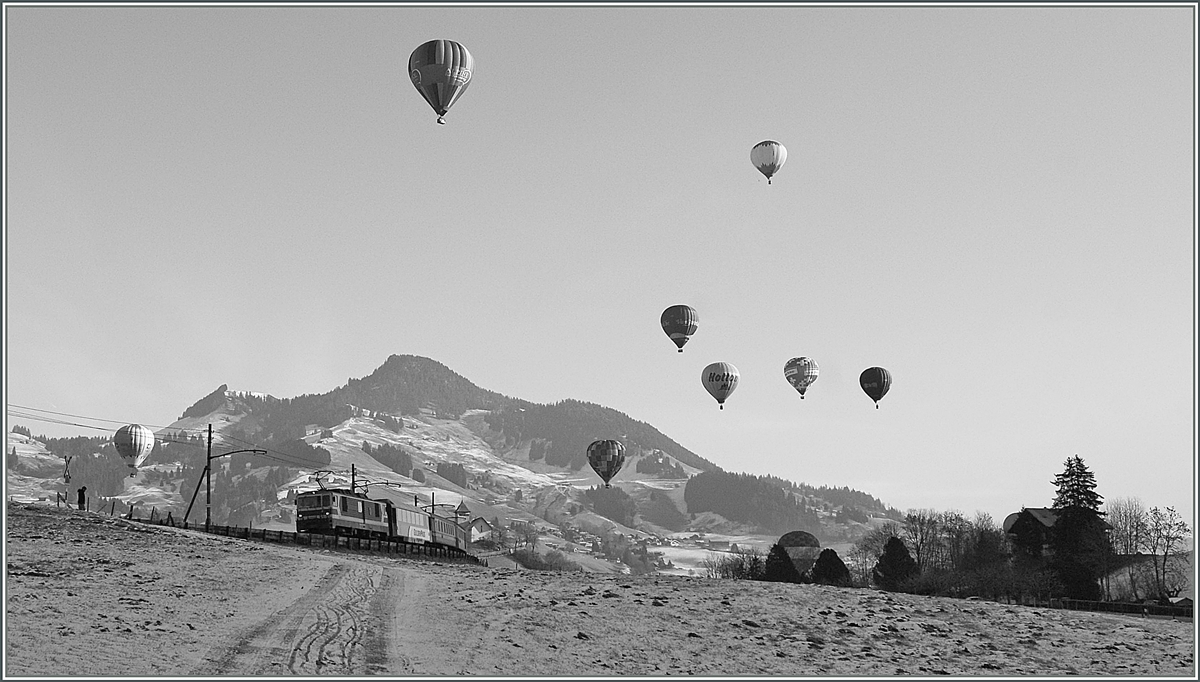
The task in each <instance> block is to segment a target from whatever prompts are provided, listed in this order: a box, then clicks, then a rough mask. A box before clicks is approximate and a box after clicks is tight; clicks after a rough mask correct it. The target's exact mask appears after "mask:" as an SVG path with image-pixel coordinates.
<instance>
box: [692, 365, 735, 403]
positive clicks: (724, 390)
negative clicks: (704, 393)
mask: <svg viewBox="0 0 1200 682" xmlns="http://www.w3.org/2000/svg"><path fill="white" fill-rule="evenodd" d="M740 377H741V375H740V374H738V371H737V367H734V366H733V365H731V364H729V363H728V362H714V363H712V364H711V365H709V366H708V367H705V368H704V371H703V372H702V373H701V374H700V381H701V382H703V383H704V388H705V389H707V390H708V392H709V393H710V394H712V397H714V398H716V399H717V404H718V405H720V406H721V409H722V410H723V409H725V399H726V398H728V397H729V394H730V393H733V389H735V388H737V385H738V379H739V378H740Z"/></svg>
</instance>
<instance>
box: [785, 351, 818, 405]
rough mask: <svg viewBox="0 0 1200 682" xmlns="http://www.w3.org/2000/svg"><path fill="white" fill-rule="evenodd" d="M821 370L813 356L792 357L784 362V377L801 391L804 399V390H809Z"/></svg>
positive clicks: (801, 397)
mask: <svg viewBox="0 0 1200 682" xmlns="http://www.w3.org/2000/svg"><path fill="white" fill-rule="evenodd" d="M819 371H820V368H818V367H817V362H816V361H815V360H813V359H812V358H806V357H798V358H792V359H791V360H788V361H787V362H785V363H783V378H785V379H787V381H788V383H789V384H791V385H792V388H794V389H796V390H797V391H799V392H800V399H801V400H803V399H804V392H805V391H807V390H808V387H809V386H811V385H812V382H814V381H816V380H817V373H818V372H819Z"/></svg>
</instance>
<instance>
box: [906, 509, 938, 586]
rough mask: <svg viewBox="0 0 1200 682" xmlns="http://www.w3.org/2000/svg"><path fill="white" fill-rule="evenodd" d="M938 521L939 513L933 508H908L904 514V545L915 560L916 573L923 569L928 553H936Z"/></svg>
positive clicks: (928, 560)
mask: <svg viewBox="0 0 1200 682" xmlns="http://www.w3.org/2000/svg"><path fill="white" fill-rule="evenodd" d="M940 521H941V514H939V513H938V512H937V511H936V510H933V509H909V510H908V512H906V513H905V514H904V540H905V545H906V546H907V547H908V549H909V551H910V552H912V555H913V559H914V560H916V562H917V572H918V573H923V572H924V571H925V567H926V565H927V564H929V562H930V559H931V556H930V555H931V554H935V553H936V549H935V548H936V546H937V542H938V531H939V526H940V525H941V523H940Z"/></svg>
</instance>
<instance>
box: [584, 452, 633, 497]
mask: <svg viewBox="0 0 1200 682" xmlns="http://www.w3.org/2000/svg"><path fill="white" fill-rule="evenodd" d="M587 457H588V464H591V465H592V469H594V470H595V471H596V473H597V474H600V478H602V479H603V480H604V487H605V488H611V487H612V486H610V485H609V484H608V482H609V480H610V479H612V477H613V476H616V475H617V472H618V471H620V470H621V467H622V466H623V465H624V464H625V446H624V445H622V444H621V443H620V442H619V441H615V440H598V441H595V442H594V443H592V444H591V445H589V446H588V449H587Z"/></svg>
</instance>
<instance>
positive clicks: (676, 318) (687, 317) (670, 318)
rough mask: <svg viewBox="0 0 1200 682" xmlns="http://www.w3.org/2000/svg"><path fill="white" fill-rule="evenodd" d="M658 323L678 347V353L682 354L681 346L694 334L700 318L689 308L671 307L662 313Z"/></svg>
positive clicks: (683, 306)
mask: <svg viewBox="0 0 1200 682" xmlns="http://www.w3.org/2000/svg"><path fill="white" fill-rule="evenodd" d="M659 321H660V322H661V323H662V328H663V331H664V332H666V333H667V336H669V337H671V340H672V341H674V342H675V345H676V346H678V347H679V352H680V353H682V352H683V344H685V343H687V342H688V339H689V338H691V336H692V334H695V333H696V326H697V325H699V324H700V316H699V315H697V314H696V309H695V308H692V307H691V306H686V305H673V306H671V307H670V308H667V309H666V310H664V311H663V314H662V318H661V319H660V320H659Z"/></svg>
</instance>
